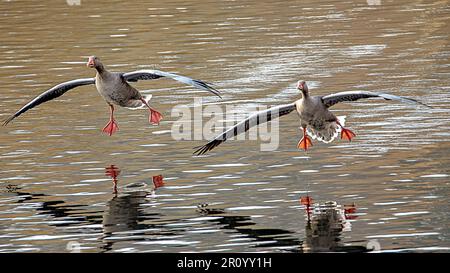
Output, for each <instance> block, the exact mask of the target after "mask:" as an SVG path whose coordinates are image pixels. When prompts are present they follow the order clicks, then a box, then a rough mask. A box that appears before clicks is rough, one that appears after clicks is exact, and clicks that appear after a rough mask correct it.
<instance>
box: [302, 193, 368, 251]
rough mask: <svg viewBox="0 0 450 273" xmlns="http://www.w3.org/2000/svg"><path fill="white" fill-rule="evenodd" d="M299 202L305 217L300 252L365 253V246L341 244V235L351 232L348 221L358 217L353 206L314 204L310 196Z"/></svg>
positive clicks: (332, 202)
mask: <svg viewBox="0 0 450 273" xmlns="http://www.w3.org/2000/svg"><path fill="white" fill-rule="evenodd" d="M300 202H301V203H302V205H304V206H305V212H306V216H307V222H306V226H305V234H306V238H305V240H304V241H303V242H302V244H301V249H302V252H366V251H367V248H366V247H365V246H345V245H343V243H342V242H341V235H342V233H343V232H350V231H351V227H352V226H351V223H350V222H349V220H351V219H356V218H357V217H358V216H357V215H356V214H355V213H356V205H355V204H351V205H344V206H341V205H338V203H337V202H335V201H328V202H324V203H318V204H314V203H313V199H312V198H311V197H310V196H305V197H302V198H301V199H300ZM354 243H356V242H354Z"/></svg>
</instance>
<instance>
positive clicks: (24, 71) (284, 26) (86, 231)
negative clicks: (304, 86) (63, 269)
mask: <svg viewBox="0 0 450 273" xmlns="http://www.w3.org/2000/svg"><path fill="white" fill-rule="evenodd" d="M0 13H1V14H2V16H1V17H0V40H1V41H2V42H1V44H0V56H1V58H0V79H1V82H2V84H1V86H0V95H1V98H2V99H1V100H0V107H1V109H2V110H1V111H0V118H4V117H6V116H7V115H8V114H10V113H12V112H13V111H14V110H16V109H17V108H18V107H19V106H21V105H22V104H23V103H25V102H26V101H28V100H29V99H31V98H32V97H34V96H35V95H36V94H38V93H39V92H41V91H43V90H45V89H46V88H48V87H50V86H52V85H54V84H56V83H59V82H62V81H66V80H69V79H73V78H78V77H89V76H92V73H93V72H92V71H91V70H88V69H86V67H85V66H84V63H85V57H86V56H89V55H92V54H96V55H98V56H101V57H102V59H103V60H104V62H105V64H106V65H107V66H108V67H109V68H110V69H111V70H113V71H131V70H136V69H144V68H155V67H156V68H159V69H163V70H167V71H172V72H178V73H180V74H184V75H189V76H191V77H194V78H199V79H204V80H207V81H209V82H213V83H215V84H216V85H217V88H219V89H220V90H222V91H223V92H224V100H223V101H219V100H217V98H215V97H212V96H210V95H209V94H206V93H204V92H199V91H197V90H195V89H193V88H191V87H187V86H183V85H180V84H178V83H176V82H172V81H169V80H156V81H151V82H140V83H137V84H135V86H137V87H138V88H140V89H141V90H143V92H144V93H149V92H150V91H151V92H152V94H153V95H154V104H155V105H156V106H157V107H158V109H159V110H160V111H162V113H163V114H164V115H165V119H164V120H163V122H162V123H161V124H160V126H158V127H156V126H150V125H148V124H147V113H145V112H143V111H129V110H126V109H120V110H118V111H117V117H116V118H117V121H118V123H119V126H120V131H119V132H118V133H117V134H116V135H114V136H112V137H107V136H104V135H102V134H101V133H100V129H101V128H102V127H103V125H104V124H105V123H106V122H107V119H108V112H107V111H108V108H107V105H106V104H105V103H104V102H103V101H102V100H101V98H100V97H99V96H98V94H97V92H96V91H95V89H94V88H93V87H80V88H78V89H76V90H74V91H71V92H69V93H67V94H66V95H64V96H63V97H61V98H59V99H57V100H56V101H54V102H50V103H47V104H44V105H41V106H40V107H39V108H37V109H35V110H32V111H29V112H28V113H26V114H24V115H23V116H21V117H20V118H19V119H17V121H15V122H14V123H12V124H10V125H9V126H8V127H4V128H1V130H0V140H1V142H0V163H1V169H0V251H1V252H14V251H17V252H34V251H61V252H65V251H71V250H72V249H71V247H69V249H68V246H73V245H74V243H76V245H79V246H80V248H81V249H80V250H81V251H83V252H88V251H89V252H98V251H106V252H161V251H175V252H178V251H197V252H207V251H208V252H210V251H216V252H231V251H244V252H245V251H261V252H273V251H276V252H308V251H313V252H315V251H339V252H340V251H346V252H350V251H351V252H353V251H358V252H359V251H367V246H368V244H369V246H374V244H375V243H376V244H379V247H380V249H379V250H378V251H381V252H383V251H385V252H389V251H395V252H401V251H443V252H448V251H449V250H450V244H449V236H450V234H449V229H448V223H449V222H450V219H449V214H448V199H447V198H448V193H449V191H448V183H449V182H448V181H449V175H450V170H449V166H450V164H449V163H450V160H449V151H450V149H449V148H450V144H449V142H448V137H449V135H450V133H449V132H450V130H449V129H450V123H449V120H450V116H449V105H450V96H449V94H450V92H449V91H450V80H449V79H450V77H449V76H450V66H449V57H450V47H449V43H448V41H449V40H450V39H449V38H450V37H449V33H448V29H449V27H450V26H449V24H450V10H449V6H448V4H447V3H446V2H445V1H443V2H442V1H441V2H440V1H438V2H433V3H422V2H417V1H412V2H411V1H395V2H386V1H356V2H354V1H351V2H349V1H347V2H345V1H344V2H340V1H338V2H328V3H318V2H317V1H309V2H301V3H300V2H298V3H297V2H289V3H288V4H286V2H285V1H281V2H276V1H263V2H261V1H246V2H245V3H241V2H235V1H217V2H216V1H209V2H207V1H165V2H164V4H162V3H161V4H157V5H155V4H154V3H152V4H150V3H147V2H145V1H141V2H136V3H134V4H133V5H129V4H126V3H121V2H120V1H118V2H111V1H109V2H108V4H105V3H102V2H101V1H96V2H95V3H90V2H89V3H87V2H84V1H83V2H82V5H80V6H69V5H67V4H66V1H53V2H51V3H50V2H49V3H47V2H36V3H34V2H33V3H31V2H3V3H2V4H1V5H0ZM125 14H126V16H125ZM298 79H305V80H307V81H308V82H309V85H310V89H311V92H312V93H314V94H321V95H325V94H328V93H333V92H339V91H348V90H369V91H384V92H389V93H392V94H395V95H403V96H408V97H411V98H415V99H419V100H421V101H423V102H425V103H427V104H429V105H432V106H433V107H434V108H433V109H431V110H428V109H423V108H420V107H417V108H416V107H411V106H410V105H400V104H397V103H392V102H385V101H381V100H372V101H368V100H366V101H361V102H356V103H351V104H350V103H348V104H341V105H337V106H336V107H334V108H333V109H334V111H335V113H336V114H337V115H346V116H347V125H348V126H349V128H351V129H352V130H353V131H355V132H356V134H357V138H355V140H354V141H353V142H351V143H348V142H344V141H339V140H338V141H336V142H334V143H332V144H320V143H314V144H315V145H314V147H313V149H311V150H310V151H308V152H307V153H304V152H302V151H299V150H297V148H296V144H297V141H298V139H299V138H300V134H301V133H300V132H299V129H298V121H297V119H296V116H295V115H292V116H286V117H283V119H282V120H281V122H280V131H281V137H280V146H279V148H278V149H277V150H276V151H274V152H261V151H260V141H246V142H242V141H236V142H231V141H230V142H227V143H224V144H222V145H221V146H219V147H217V148H216V149H215V150H213V151H212V152H211V153H209V154H208V155H206V156H204V157H198V158H196V157H191V154H192V151H193V150H192V148H193V147H194V146H198V145H200V144H201V143H203V142H201V141H175V140H173V139H172V137H171V126H172V124H173V122H174V120H175V118H173V117H171V116H170V112H171V109H172V108H173V107H174V106H176V105H179V104H185V105H188V106H189V107H192V106H193V105H194V100H193V99H194V97H195V96H201V97H202V99H203V102H204V103H206V104H209V105H212V104H217V105H219V106H221V107H222V106H223V107H225V106H226V105H230V106H232V108H233V111H234V112H235V113H236V115H237V116H238V117H245V116H247V115H248V114H249V112H250V111H251V109H255V107H259V106H272V105H278V104H283V103H287V102H291V101H293V100H295V99H297V98H298V93H297V91H296V89H295V83H296V81H297V80H298ZM219 129H220V128H219ZM305 196H311V197H312V198H313V199H314V201H315V202H317V203H316V204H317V205H318V206H319V204H322V205H324V204H325V209H324V210H322V211H320V210H319V212H317V211H316V214H315V215H314V217H313V218H309V217H308V213H307V211H308V210H305V203H304V202H302V200H304V199H302V197H303V198H304V197H305ZM329 200H331V201H334V202H335V203H330V202H328V201H329ZM327 202H328V203H327ZM349 204H352V205H354V206H355V208H356V211H354V212H353V213H351V214H346V213H345V208H346V205H349ZM319 207H320V206H319ZM322 209H323V207H322ZM342 211H344V212H342ZM349 216H350V217H349ZM349 225H350V226H351V228H350V229H348V226H349ZM324 227H330V228H331V229H323V228H324ZM330 242H333V243H331V244H330Z"/></svg>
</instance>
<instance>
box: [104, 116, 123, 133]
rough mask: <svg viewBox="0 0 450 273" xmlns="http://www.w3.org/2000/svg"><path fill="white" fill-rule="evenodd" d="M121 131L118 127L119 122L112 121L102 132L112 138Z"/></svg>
mask: <svg viewBox="0 0 450 273" xmlns="http://www.w3.org/2000/svg"><path fill="white" fill-rule="evenodd" d="M118 130H119V126H118V125H117V122H116V121H115V120H114V119H110V120H109V122H108V124H106V126H105V127H104V128H103V130H102V132H103V133H105V134H108V135H109V136H112V134H114V133H115V132H116V131H118Z"/></svg>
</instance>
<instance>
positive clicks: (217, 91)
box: [194, 80, 222, 98]
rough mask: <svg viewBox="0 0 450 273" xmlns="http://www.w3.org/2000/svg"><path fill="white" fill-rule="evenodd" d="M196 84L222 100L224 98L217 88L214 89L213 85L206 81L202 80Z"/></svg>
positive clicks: (196, 81)
mask: <svg viewBox="0 0 450 273" xmlns="http://www.w3.org/2000/svg"><path fill="white" fill-rule="evenodd" d="M194 82H195V83H196V84H198V85H200V86H201V87H203V88H205V89H207V90H208V91H210V92H211V93H213V94H214V95H216V96H218V97H219V98H222V96H221V95H220V91H219V90H217V89H216V88H214V87H212V86H211V84H209V83H207V82H204V81H200V80H194Z"/></svg>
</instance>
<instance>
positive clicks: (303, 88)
mask: <svg viewBox="0 0 450 273" xmlns="http://www.w3.org/2000/svg"><path fill="white" fill-rule="evenodd" d="M297 89H298V90H300V92H302V95H303V97H306V96H308V95H309V90H308V85H306V82H305V81H298V83H297Z"/></svg>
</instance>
